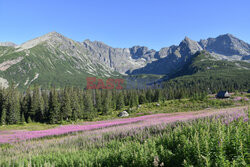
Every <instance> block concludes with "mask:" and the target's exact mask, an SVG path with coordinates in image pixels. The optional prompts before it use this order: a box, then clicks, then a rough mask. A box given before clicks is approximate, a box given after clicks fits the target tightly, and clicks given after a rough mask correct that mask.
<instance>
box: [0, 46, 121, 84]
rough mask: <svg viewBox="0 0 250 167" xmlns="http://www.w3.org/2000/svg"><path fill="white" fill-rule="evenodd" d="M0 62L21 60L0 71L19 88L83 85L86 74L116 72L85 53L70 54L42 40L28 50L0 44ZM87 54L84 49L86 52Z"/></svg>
mask: <svg viewBox="0 0 250 167" xmlns="http://www.w3.org/2000/svg"><path fill="white" fill-rule="evenodd" d="M0 53H2V56H0V63H4V62H6V61H13V60H17V59H18V58H22V60H21V61H20V62H17V63H16V64H13V65H11V66H10V67H9V68H7V69H6V70H3V71H0V77H2V78H5V79H7V80H8V82H9V83H13V84H14V85H16V86H17V87H18V88H20V89H25V88H27V87H28V86H30V85H33V84H38V85H41V86H42V87H45V88H46V87H49V86H51V85H55V86H57V87H64V86H75V87H81V88H84V87H85V86H86V77H92V76H97V77H99V78H100V77H101V78H105V77H110V76H119V74H118V73H117V72H112V71H110V70H109V69H106V68H105V67H104V66H102V65H101V64H98V63H93V62H91V61H90V59H89V58H87V57H86V55H77V56H71V55H69V53H65V52H62V51H60V50H59V49H57V48H53V49H51V48H49V47H46V46H44V45H43V44H40V45H37V46H35V47H33V48H31V49H29V50H25V51H16V50H15V49H14V48H12V47H1V48H0ZM86 54H87V53H86Z"/></svg>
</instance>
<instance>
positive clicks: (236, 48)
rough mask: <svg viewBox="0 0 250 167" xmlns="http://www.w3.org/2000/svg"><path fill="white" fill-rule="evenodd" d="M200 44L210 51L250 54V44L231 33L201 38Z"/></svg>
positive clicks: (226, 54) (227, 53)
mask: <svg viewBox="0 0 250 167" xmlns="http://www.w3.org/2000/svg"><path fill="white" fill-rule="evenodd" d="M199 44H200V45H201V46H202V47H203V48H204V49H206V50H207V51H209V52H215V53H218V54H222V55H225V56H233V55H240V56H246V55H250V45H249V44H248V43H246V42H244V41H242V40H240V39H238V38H236V37H234V36H233V35H231V34H225V35H220V36H218V37H217V38H208V39H207V40H201V41H200V42H199Z"/></svg>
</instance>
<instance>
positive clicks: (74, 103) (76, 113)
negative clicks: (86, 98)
mask: <svg viewBox="0 0 250 167" xmlns="http://www.w3.org/2000/svg"><path fill="white" fill-rule="evenodd" d="M71 97H72V100H71V108H72V119H73V120H74V121H75V120H77V119H79V117H80V105H79V99H78V96H77V93H76V91H74V92H73V94H72V95H71Z"/></svg>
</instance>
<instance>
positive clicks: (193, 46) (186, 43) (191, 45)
mask: <svg viewBox="0 0 250 167" xmlns="http://www.w3.org/2000/svg"><path fill="white" fill-rule="evenodd" d="M179 47H180V50H182V51H183V52H186V51H190V52H191V54H194V53H195V52H197V51H200V50H202V47H201V46H200V45H199V44H198V42H196V41H193V40H191V39H190V38H188V37H185V38H184V40H182V41H181V43H180V45H179Z"/></svg>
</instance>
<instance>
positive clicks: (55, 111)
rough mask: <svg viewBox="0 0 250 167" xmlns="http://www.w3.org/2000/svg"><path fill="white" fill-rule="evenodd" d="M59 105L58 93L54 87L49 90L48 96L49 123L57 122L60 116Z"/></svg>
mask: <svg viewBox="0 0 250 167" xmlns="http://www.w3.org/2000/svg"><path fill="white" fill-rule="evenodd" d="M59 113H60V105H59V102H58V94H57V91H56V90H55V88H53V89H52V90H51V91H50V96H49V122H50V123H51V124H54V123H58V121H59V119H60V116H59Z"/></svg>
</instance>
